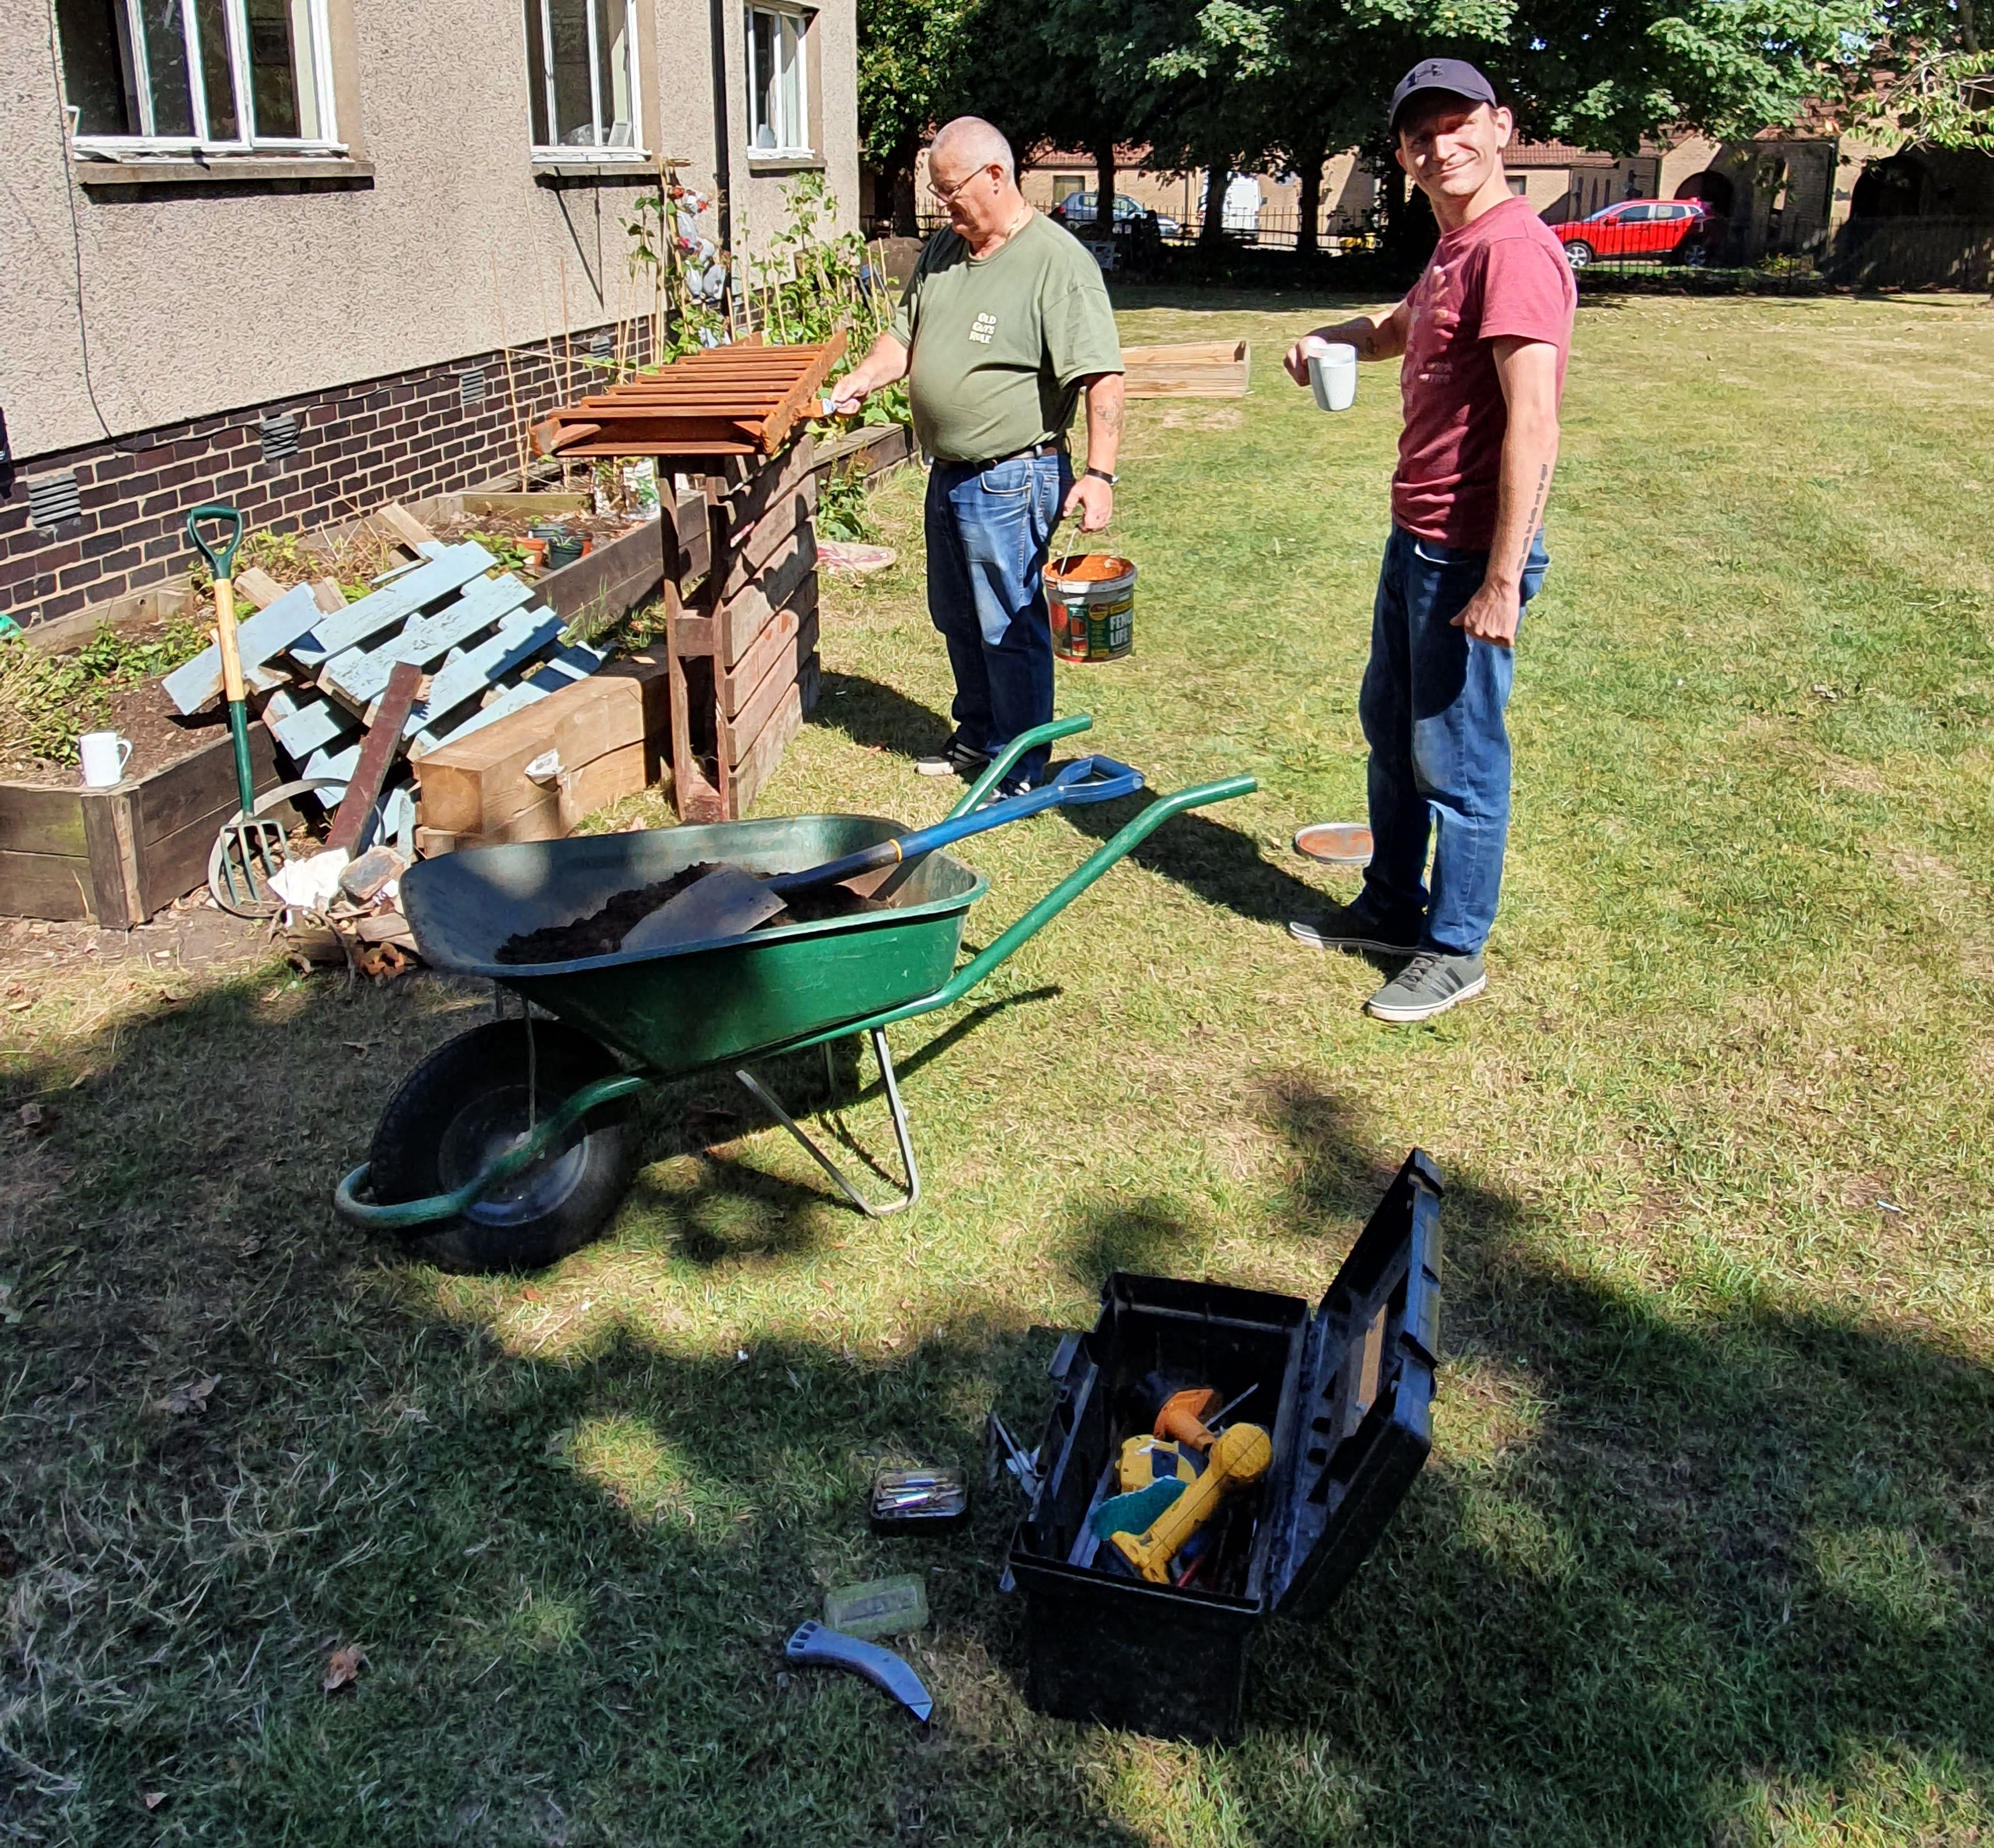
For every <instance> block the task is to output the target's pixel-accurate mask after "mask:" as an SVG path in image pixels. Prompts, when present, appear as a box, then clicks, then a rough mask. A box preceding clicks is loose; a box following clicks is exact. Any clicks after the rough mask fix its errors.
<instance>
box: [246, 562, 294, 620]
mask: <svg viewBox="0 0 1994 1848" xmlns="http://www.w3.org/2000/svg"><path fill="white" fill-rule="evenodd" d="M235 591H236V594H237V595H238V596H241V597H244V598H247V599H248V601H249V602H252V603H253V604H255V606H256V607H257V608H258V609H269V607H270V605H272V604H273V603H274V602H276V600H277V599H278V598H279V597H281V596H282V595H283V594H284V587H283V585H281V584H279V582H278V581H276V578H272V576H271V575H270V574H269V572H268V571H265V570H264V569H263V568H262V567H261V566H260V565H254V564H252V566H250V567H249V568H248V570H247V571H239V572H238V573H237V574H236V578H235Z"/></svg>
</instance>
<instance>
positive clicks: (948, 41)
mask: <svg viewBox="0 0 1994 1848" xmlns="http://www.w3.org/2000/svg"><path fill="white" fill-rule="evenodd" d="M974 12H975V3H974V0H858V139H859V147H860V153H862V156H864V158H865V160H866V161H867V162H868V163H869V165H870V166H872V170H873V172H874V173H875V174H876V175H877V176H878V177H879V185H880V187H882V190H884V191H885V193H886V200H887V202H888V205H889V210H890V211H891V214H892V217H893V229H894V231H896V233H897V234H898V235H900V236H903V237H912V236H913V235H915V232H916V228H917V226H916V214H915V200H914V160H915V157H916V156H917V155H918V154H919V153H920V150H921V145H922V143H923V141H924V140H925V139H927V135H929V134H930V132H932V130H933V129H934V127H935V125H936V121H937V117H940V116H945V115H951V114H953V113H954V112H955V111H954V101H955V99H956V97H957V94H958V90H959V87H960V84H961V73H962V67H963V51H964V44H965V43H966V33H967V30H968V25H969V22H970V19H971V15H972V14H973V13H974Z"/></svg>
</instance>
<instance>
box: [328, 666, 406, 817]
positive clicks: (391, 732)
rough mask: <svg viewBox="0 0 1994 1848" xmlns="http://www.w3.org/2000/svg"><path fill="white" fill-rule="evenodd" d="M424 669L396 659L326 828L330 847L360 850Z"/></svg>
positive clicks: (399, 746)
mask: <svg viewBox="0 0 1994 1848" xmlns="http://www.w3.org/2000/svg"><path fill="white" fill-rule="evenodd" d="M422 680H423V673H422V670H421V669H420V667H416V664H415V663H413V661H397V662H396V663H395V667H394V670H393V672H392V673H391V674H389V677H388V690H387V691H386V692H385V693H383V694H382V696H381V709H380V711H378V712H377V713H375V715H374V722H373V723H372V724H371V725H368V728H367V736H366V738H365V740H363V741H362V742H361V746H360V760H359V762H358V763H356V764H355V766H354V769H353V773H352V776H351V778H350V780H348V783H347V786H346V794H344V796H342V797H341V798H340V803H339V811H338V813H337V814H335V815H334V817H333V818H332V826H331V828H329V829H328V830H327V833H326V837H325V844H326V845H327V848H328V849H334V848H337V849H344V851H345V852H348V853H357V852H358V851H359V849H360V837H361V835H362V834H363V833H364V832H365V830H366V827H367V818H368V816H369V815H371V814H372V813H373V812H374V804H375V801H377V800H378V799H379V796H380V794H381V787H382V784H383V783H385V782H386V780H387V777H388V772H389V768H390V767H391V766H392V764H393V763H394V761H395V758H396V754H397V753H398V752H399V750H400V749H401V743H402V732H403V727H404V726H406V725H407V724H408V723H409V710H410V708H412V707H413V705H415V703H416V688H417V687H420V685H421V684H422Z"/></svg>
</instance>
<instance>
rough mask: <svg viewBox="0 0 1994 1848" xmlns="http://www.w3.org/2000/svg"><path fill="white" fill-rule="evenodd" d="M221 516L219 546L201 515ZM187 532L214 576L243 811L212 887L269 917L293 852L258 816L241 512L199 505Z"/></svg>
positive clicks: (243, 908)
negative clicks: (241, 604) (239, 628)
mask: <svg viewBox="0 0 1994 1848" xmlns="http://www.w3.org/2000/svg"><path fill="white" fill-rule="evenodd" d="M204 519H205V520H219V521H221V523H223V524H224V526H226V527H227V528H228V537H226V539H225V540H223V542H222V543H221V550H216V549H215V548H214V547H213V546H211V545H210V544H209V543H207V540H204V538H202V537H201V536H200V523H201V522H202V521H203V520H204ZM187 537H188V538H189V539H190V540H193V541H194V550H196V551H197V552H199V553H200V555H201V557H204V559H206V560H207V568H208V570H209V571H211V572H212V573H213V574H214V639H215V645H216V646H217V647H218V648H219V649H220V650H221V691H222V697H223V698H224V699H226V700H227V701H228V730H229V735H230V736H231V739H233V740H234V742H235V791H236V794H237V795H238V796H239V797H241V798H242V808H241V809H240V811H238V813H237V814H235V817H234V818H232V819H231V820H230V821H227V822H224V824H223V825H222V829H221V839H220V840H219V842H217V844H216V846H217V851H216V852H215V853H214V855H212V856H211V859H210V862H209V867H208V889H209V890H211V892H212V893H214V900H215V903H218V905H220V906H221V907H223V909H224V910H229V911H233V912H235V913H236V914H237V915H238V916H239V917H267V916H269V914H271V913H272V912H275V911H278V910H282V909H283V900H282V899H281V898H279V897H278V896H277V895H276V893H274V892H273V891H272V890H270V881H271V880H272V879H273V878H274V877H275V876H276V874H277V873H278V872H279V870H280V869H282V868H283V865H284V863H285V862H286V860H288V859H290V846H289V843H288V842H287V841H286V838H285V834H284V830H283V827H282V825H280V824H279V823H278V822H276V821H269V820H259V819H258V818H257V815H256V777H255V770H253V769H252V767H251V765H250V762H249V707H248V695H247V693H246V691H245V688H244V687H243V684H242V650H241V649H240V647H239V646H238V645H237V643H236V639H235V551H236V548H237V547H238V546H239V545H241V544H242V515H241V513H238V511H237V510H236V509H235V508H233V507H224V506H220V505H218V504H211V505H209V506H204V507H197V508H195V509H194V511H193V512H192V513H190V514H189V515H188V516H187Z"/></svg>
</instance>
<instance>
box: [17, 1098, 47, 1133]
mask: <svg viewBox="0 0 1994 1848" xmlns="http://www.w3.org/2000/svg"><path fill="white" fill-rule="evenodd" d="M47 1115H48V1112H47V1111H46V1110H44V1109H43V1108H42V1106H40V1105H39V1104H23V1105H22V1106H21V1127H22V1129H24V1130H39V1128H40V1127H41V1126H42V1123H43V1119H44V1118H46V1116H47Z"/></svg>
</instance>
